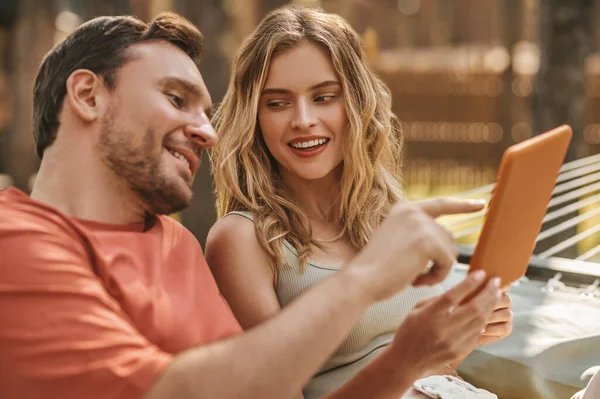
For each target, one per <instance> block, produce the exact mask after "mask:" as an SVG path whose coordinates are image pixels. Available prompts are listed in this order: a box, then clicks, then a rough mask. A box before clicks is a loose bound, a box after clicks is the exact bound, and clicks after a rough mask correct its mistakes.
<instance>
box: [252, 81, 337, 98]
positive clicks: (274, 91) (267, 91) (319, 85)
mask: <svg viewBox="0 0 600 399" xmlns="http://www.w3.org/2000/svg"><path fill="white" fill-rule="evenodd" d="M328 86H340V82H338V81H337V80H326V81H324V82H321V83H317V84H316V85H314V86H311V87H310V88H309V89H310V90H317V89H322V88H324V87H328ZM287 93H289V90H286V89H279V88H267V89H264V90H263V91H262V93H261V95H265V94H287Z"/></svg>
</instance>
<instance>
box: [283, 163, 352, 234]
mask: <svg viewBox="0 0 600 399" xmlns="http://www.w3.org/2000/svg"><path fill="white" fill-rule="evenodd" d="M341 168H342V167H341V165H340V166H339V167H338V168H336V169H334V170H332V171H331V172H330V173H329V174H328V175H326V176H324V177H322V178H321V179H316V180H306V179H303V178H301V177H300V176H298V175H292V174H291V173H285V172H283V173H281V175H282V179H283V182H284V184H285V185H286V187H287V188H288V190H289V192H290V195H291V196H292V200H293V201H294V203H295V204H296V205H297V206H298V207H299V208H300V209H301V210H302V211H303V212H304V213H305V214H306V216H307V217H308V218H309V219H310V220H313V221H317V222H329V223H337V222H338V220H339V201H338V199H339V193H340V180H341V171H342V169H341Z"/></svg>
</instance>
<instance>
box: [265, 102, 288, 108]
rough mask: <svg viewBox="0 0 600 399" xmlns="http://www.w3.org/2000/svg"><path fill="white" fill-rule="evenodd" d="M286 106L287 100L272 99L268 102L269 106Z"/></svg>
mask: <svg viewBox="0 0 600 399" xmlns="http://www.w3.org/2000/svg"><path fill="white" fill-rule="evenodd" d="M283 106H285V102H283V101H270V102H268V103H267V107H269V108H282V107H283Z"/></svg>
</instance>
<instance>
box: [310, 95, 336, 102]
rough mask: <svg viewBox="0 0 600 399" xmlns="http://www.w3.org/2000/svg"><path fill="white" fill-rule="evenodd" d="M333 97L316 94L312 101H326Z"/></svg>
mask: <svg viewBox="0 0 600 399" xmlns="http://www.w3.org/2000/svg"><path fill="white" fill-rule="evenodd" d="M334 97H335V96H318V97H315V99H314V102H316V103H326V102H328V101H330V100H331V99H332V98H334Z"/></svg>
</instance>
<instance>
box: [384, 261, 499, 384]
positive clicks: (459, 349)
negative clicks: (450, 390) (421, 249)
mask: <svg viewBox="0 0 600 399" xmlns="http://www.w3.org/2000/svg"><path fill="white" fill-rule="evenodd" d="M484 278H485V273H484V272H482V271H478V272H475V273H472V274H470V275H469V276H467V278H466V279H465V280H464V281H462V282H461V283H460V284H458V285H456V286H455V287H453V288H451V289H450V290H448V291H447V292H445V293H444V294H442V295H440V296H438V297H435V298H432V299H428V300H426V301H423V302H421V303H419V304H417V306H416V307H415V308H414V309H413V310H412V311H411V312H410V313H409V315H408V316H407V317H406V319H405V320H404V322H403V323H402V324H401V325H400V327H399V328H398V331H397V332H396V336H395V337H394V341H393V342H392V344H391V345H390V349H389V350H390V351H392V352H393V353H394V354H395V355H396V356H394V358H396V359H397V360H398V361H399V363H403V367H404V370H405V372H406V369H407V368H409V370H410V371H411V372H412V373H416V374H418V375H427V373H431V372H432V371H434V370H437V369H439V367H440V366H444V365H446V364H452V363H454V362H456V361H457V359H459V358H460V357H462V355H463V354H464V353H465V352H467V351H470V349H471V348H472V347H473V346H474V345H475V343H476V342H477V340H478V339H479V337H480V335H481V331H482V330H483V328H484V327H485V326H486V323H487V322H488V321H489V320H490V319H491V315H492V312H493V311H494V309H495V308H496V306H497V304H498V302H499V299H500V298H501V296H502V291H501V290H500V288H499V280H498V279H497V278H494V279H491V280H490V281H489V282H488V283H487V284H486V286H485V287H483V289H482V287H481V286H482V284H485V283H483V280H484ZM475 293H476V294H475ZM474 294H475V295H474ZM473 295H474V296H473ZM467 298H470V299H469V300H468V301H467V302H465V300H466V299H467ZM400 359H401V360H400Z"/></svg>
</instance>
